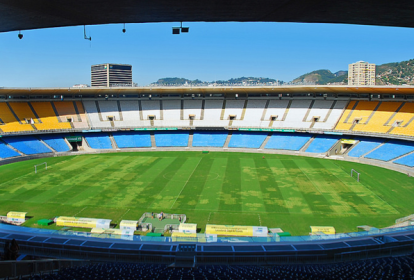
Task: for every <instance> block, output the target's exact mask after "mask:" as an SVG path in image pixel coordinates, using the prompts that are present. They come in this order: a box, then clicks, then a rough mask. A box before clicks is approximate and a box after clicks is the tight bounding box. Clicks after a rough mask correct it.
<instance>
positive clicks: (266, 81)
mask: <svg viewBox="0 0 414 280" xmlns="http://www.w3.org/2000/svg"><path fill="white" fill-rule="evenodd" d="M277 82H278V81H277V80H275V79H270V78H256V77H240V78H235V79H233V78H232V79H229V80H226V81H221V80H220V81H215V82H213V83H216V84H220V85H223V84H240V85H243V84H269V83H272V84H273V83H277ZM280 82H281V81H279V83H280ZM281 83H283V82H281Z"/></svg>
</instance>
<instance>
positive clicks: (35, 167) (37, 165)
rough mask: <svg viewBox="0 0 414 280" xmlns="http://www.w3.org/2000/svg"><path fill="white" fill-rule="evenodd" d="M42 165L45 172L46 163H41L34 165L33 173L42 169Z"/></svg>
mask: <svg viewBox="0 0 414 280" xmlns="http://www.w3.org/2000/svg"><path fill="white" fill-rule="evenodd" d="M43 165H44V166H45V169H46V170H47V162H42V163H39V164H36V165H35V166H34V169H35V173H37V170H38V169H39V168H40V167H42V166H43Z"/></svg>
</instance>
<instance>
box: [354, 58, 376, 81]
mask: <svg viewBox="0 0 414 280" xmlns="http://www.w3.org/2000/svg"><path fill="white" fill-rule="evenodd" d="M348 85H350V86H375V64H373V63H368V62H365V61H358V62H355V63H352V64H349V65H348Z"/></svg>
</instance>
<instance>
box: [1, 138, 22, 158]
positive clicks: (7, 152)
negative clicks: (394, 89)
mask: <svg viewBox="0 0 414 280" xmlns="http://www.w3.org/2000/svg"><path fill="white" fill-rule="evenodd" d="M18 156H20V154H19V153H18V152H16V151H14V150H13V149H11V148H9V147H7V145H6V144H4V143H3V142H0V158H11V157H18Z"/></svg>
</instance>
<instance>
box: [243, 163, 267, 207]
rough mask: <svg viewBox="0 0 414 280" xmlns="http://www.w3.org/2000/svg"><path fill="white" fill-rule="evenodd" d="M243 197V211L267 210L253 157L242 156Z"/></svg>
mask: <svg viewBox="0 0 414 280" xmlns="http://www.w3.org/2000/svg"><path fill="white" fill-rule="evenodd" d="M240 165H241V168H242V170H241V198H242V210H243V212H266V207H265V201H264V199H263V196H264V194H263V192H262V189H261V186H260V182H259V179H258V167H257V166H256V163H255V160H254V159H252V158H241V159H240Z"/></svg>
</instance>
